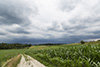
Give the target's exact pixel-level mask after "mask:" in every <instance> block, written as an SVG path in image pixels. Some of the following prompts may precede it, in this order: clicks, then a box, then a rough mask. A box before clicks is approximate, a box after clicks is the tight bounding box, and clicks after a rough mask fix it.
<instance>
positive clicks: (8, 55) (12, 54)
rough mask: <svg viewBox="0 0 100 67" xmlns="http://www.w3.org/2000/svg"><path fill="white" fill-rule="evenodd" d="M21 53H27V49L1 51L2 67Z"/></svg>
mask: <svg viewBox="0 0 100 67" xmlns="http://www.w3.org/2000/svg"><path fill="white" fill-rule="evenodd" d="M20 53H25V49H11V50H0V67H1V66H2V65H3V64H4V63H5V62H6V61H7V60H9V59H11V58H13V57H15V56H17V55H18V54H20Z"/></svg>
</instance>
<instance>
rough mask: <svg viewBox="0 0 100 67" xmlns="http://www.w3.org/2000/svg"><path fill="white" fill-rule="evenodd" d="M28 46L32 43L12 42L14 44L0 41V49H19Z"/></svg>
mask: <svg viewBox="0 0 100 67" xmlns="http://www.w3.org/2000/svg"><path fill="white" fill-rule="evenodd" d="M30 46H32V45H31V44H19V43H14V44H7V43H0V49H21V48H25V47H30Z"/></svg>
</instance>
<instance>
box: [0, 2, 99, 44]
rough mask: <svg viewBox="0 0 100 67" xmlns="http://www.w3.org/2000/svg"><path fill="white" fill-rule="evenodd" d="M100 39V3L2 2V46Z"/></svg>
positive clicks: (0, 32) (0, 19)
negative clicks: (3, 43) (4, 44)
mask: <svg viewBox="0 0 100 67" xmlns="http://www.w3.org/2000/svg"><path fill="white" fill-rule="evenodd" d="M97 39H100V1H99V0H95V1H94V0H42V1H41V0H0V42H8V43H12V42H13V43H32V44H36V43H73V42H79V41H80V40H85V41H88V40H97Z"/></svg>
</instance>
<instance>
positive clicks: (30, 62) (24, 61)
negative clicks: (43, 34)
mask: <svg viewBox="0 0 100 67" xmlns="http://www.w3.org/2000/svg"><path fill="white" fill-rule="evenodd" d="M17 67H46V66H44V65H43V64H41V63H40V62H38V61H37V60H35V59H34V58H32V57H30V56H28V55H22V58H21V60H20V63H19V64H18V66H17Z"/></svg>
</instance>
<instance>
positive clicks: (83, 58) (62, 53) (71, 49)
mask: <svg viewBox="0 0 100 67" xmlns="http://www.w3.org/2000/svg"><path fill="white" fill-rule="evenodd" d="M26 54H28V55H30V56H32V57H35V58H36V59H38V60H39V61H41V62H43V63H44V64H46V63H47V64H48V65H47V64H46V65H47V66H48V67H100V45H76V46H73V45H72V46H61V47H59V48H49V49H44V50H28V51H27V52H26ZM49 65H51V66H49Z"/></svg>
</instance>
